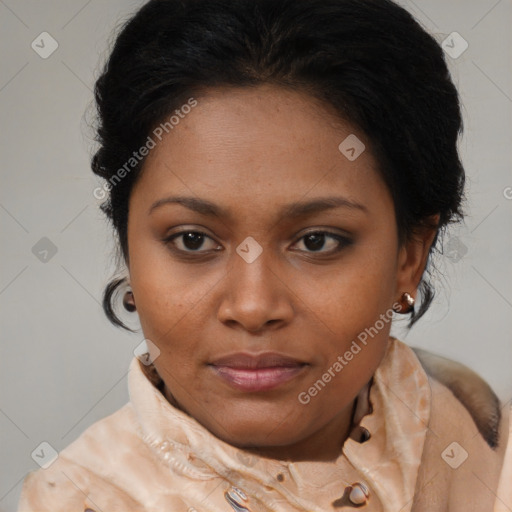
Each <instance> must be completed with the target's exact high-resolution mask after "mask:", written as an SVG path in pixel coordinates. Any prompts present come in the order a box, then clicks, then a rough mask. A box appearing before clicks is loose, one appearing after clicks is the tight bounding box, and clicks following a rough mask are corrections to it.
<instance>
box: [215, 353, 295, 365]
mask: <svg viewBox="0 0 512 512" xmlns="http://www.w3.org/2000/svg"><path fill="white" fill-rule="evenodd" d="M210 364H212V365H214V366H228V367H230V368H244V369H254V368H275V367H293V366H299V365H302V364H304V363H303V362H302V361H299V360H297V359H294V358H292V357H288V356H285V355H283V354H279V353H277V352H265V353H263V354H249V353H247V352H239V353H237V354H230V355H227V356H224V357H221V358H219V359H216V360H215V361H213V362H212V363H210Z"/></svg>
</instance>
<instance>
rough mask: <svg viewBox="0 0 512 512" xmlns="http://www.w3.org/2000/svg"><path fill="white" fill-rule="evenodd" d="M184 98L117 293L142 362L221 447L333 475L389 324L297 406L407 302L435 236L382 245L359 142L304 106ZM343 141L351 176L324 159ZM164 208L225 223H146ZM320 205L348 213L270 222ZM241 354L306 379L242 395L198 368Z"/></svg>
mask: <svg viewBox="0 0 512 512" xmlns="http://www.w3.org/2000/svg"><path fill="white" fill-rule="evenodd" d="M196 99H197V101H198V105H197V106H196V107H195V108H193V109H192V111H191V112H190V113H189V114H187V115H186V116H185V117H184V119H182V120H180V122H179V124H178V125H177V126H175V127H174V129H173V130H172V131H170V132H169V133H168V134H165V135H164V137H163V139H162V141H161V142H159V143H158V144H157V146H156V147H155V148H154V149H153V150H152V151H151V153H150V154H149V156H148V158H147V160H146V162H145V167H144V170H143V173H142V174H141V177H140V178H139V180H138V182H137V184H136V185H135V187H134V189H133V191H132V195H131V197H130V204H129V218H128V247H129V265H128V266H129V276H130V284H131V287H132V290H133V295H134V300H135V303H136V307H137V311H138V314H139V317H140V321H141V325H142V329H143V332H144V335H145V337H146V338H147V339H149V340H151V341H152V342H153V343H154V344H155V345H156V346H157V347H158V348H159V350H160V355H159V356H158V357H157V358H156V359H155V361H154V362H155V366H156V368H157V371H158V373H159V374H160V376H161V377H162V379H163V380H164V382H165V387H166V396H167V398H168V400H169V401H170V402H171V403H173V404H174V405H176V406H178V407H179V408H181V409H182V410H184V411H186V412H187V413H188V414H190V415H191V416H192V417H194V418H195V419H196V420H197V421H198V422H199V423H201V424H202V425H203V426H204V427H206V428H207V429H209V430H210V431H211V432H212V433H213V434H215V435H216V436H217V437H219V438H221V439H222V440H224V441H226V442H228V443H231V444H233V445H235V446H239V447H245V448H251V449H255V450H257V451H258V453H259V454H262V455H265V456H269V457H273V458H276V459H281V460H286V459H287V460H333V459H335V458H336V457H337V456H338V455H339V453H340V449H341V447H342V444H343V442H344V440H345V439H346V437H347V435H348V432H349V428H350V420H351V415H352V411H353V406H354V400H355V397H356V396H357V394H358V392H359V391H360V390H361V389H362V388H363V386H364V385H365V384H366V383H367V382H368V381H369V380H370V379H371V377H372V375H373V373H374V372H375V370H376V368H377V367H378V365H379V364H380V362H381V360H382V357H383V355H384V351H385V348H386V343H387V340H388V336H389V330H390V323H386V324H385V327H384V328H383V329H382V330H381V331H379V333H378V335H377V336H375V337H374V338H373V339H371V340H370V341H369V342H368V344H367V346H365V347H363V349H362V350H361V351H360V352H359V353H358V354H357V355H355V356H354V358H353V359H352V361H350V362H349V364H347V365H346V366H345V367H344V368H343V370H342V371H341V372H339V373H337V374H336V377H335V378H333V379H332V380H331V382H329V383H328V384H327V385H326V386H325V388H324V389H322V390H321V391H320V392H319V393H318V394H317V395H316V396H315V397H313V398H312V399H311V401H310V402H309V403H308V404H307V405H305V404H302V403H300V401H299V400H298V395H299V393H301V392H303V391H307V390H308V388H310V387H311V386H312V385H313V383H315V382H316V381H317V380H318V379H321V377H322V374H323V373H324V372H325V371H326V370H327V369H328V368H329V367H331V366H332V365H333V363H334V362H335V361H336V360H337V357H338V356H343V354H344V353H345V352H346V351H347V350H348V349H349V347H350V345H351V343H352V341H353V340H354V339H356V338H357V336H358V334H359V333H361V332H362V331H364V329H365V328H367V327H370V326H373V325H374V324H375V322H376V321H377V320H378V319H379V317H380V315H381V314H384V313H386V312H387V311H389V310H390V308H391V307H392V304H393V303H394V302H396V301H398V300H399V299H400V297H401V295H402V294H403V292H404V291H408V292H409V293H411V294H412V295H413V296H415V292H416V288H417V285H418V283H419V280H420V278H421V274H422V273H423V269H424V266H425V262H426V258H427V256H428V249H429V246H430V244H431V242H432V239H433V236H434V234H435V233H434V232H433V231H432V230H429V231H427V230H424V231H423V232H421V233H418V235H417V237H415V239H414V240H411V241H410V242H408V243H407V244H405V245H404V246H402V247H399V246H398V234H397V231H396V221H395V212H394V206H393V201H392V198H391V196H390V193H389V191H388V189H387V187H386V185H385V183H384V182H383V180H382V178H381V177H380V175H379V173H378V172H377V168H376V162H375V161H374V159H373V157H372V155H371V151H370V143H369V141H368V140H366V138H365V136H364V134H362V133H360V132H359V131H357V130H356V129H355V128H353V127H351V126H350V125H349V124H348V123H345V122H342V121H340V120H339V119H338V120H337V118H335V117H334V115H333V113H332V112H330V111H329V109H328V107H326V106H323V105H321V104H319V103H318V102H317V101H316V100H315V99H313V98H311V97H310V96H308V95H306V94H305V93H304V94H303V93H299V92H296V91H290V90H286V89H283V88H278V87H276V86H270V85H265V86H259V87H257V88H251V89H227V88H218V89H217V88H216V89H209V90H207V91H205V94H204V95H201V96H196ZM336 120H337V121H338V122H336ZM350 134H356V135H357V137H358V138H359V139H360V140H362V141H363V142H364V143H365V145H366V150H365V151H364V152H363V153H362V154H361V155H360V156H359V157H358V158H357V159H356V160H355V161H352V162H351V161H349V160H348V159H347V158H346V157H345V156H344V155H343V154H342V153H341V152H340V151H339V149H338V146H339V144H340V143H341V142H342V141H343V140H344V139H345V138H346V137H347V136H348V135H350ZM177 195H179V196H187V197H195V198H201V199H206V200H209V201H211V202H213V203H215V204H216V205H217V206H219V207H221V208H222V209H224V210H226V215H224V214H222V215H219V216H212V215H205V214H202V213H198V212H195V211H192V210H190V209H188V208H186V207H185V206H183V205H179V204H161V205H160V206H158V207H156V208H154V209H153V210H152V211H151V212H150V209H151V207H152V205H154V204H155V202H157V201H160V200H162V199H164V198H166V197H169V196H177ZM325 196H337V197H343V198H345V199H347V200H350V201H352V202H357V203H359V204H360V205H362V206H363V207H364V210H363V209H359V208H354V207H346V206H345V207H336V208H331V209H328V210H324V211H321V212H316V213H309V214H303V215H301V216H299V217H294V218H292V217H290V216H284V217H283V216H280V215H279V211H280V210H281V208H282V207H284V206H285V205H288V204H289V203H292V202H296V201H301V202H303V201H311V200H313V199H315V198H319V197H325ZM180 231H186V232H189V231H192V232H197V231H199V232H204V233H206V235H207V236H206V237H204V239H203V241H202V245H201V238H197V239H196V240H195V241H194V240H193V241H192V242H190V241H187V238H186V237H183V236H181V237H176V238H174V240H173V241H169V240H168V237H169V236H171V235H173V234H176V233H178V232H180ZM312 231H313V232H314V231H329V232H331V233H334V234H335V235H336V234H338V235H341V236H343V237H346V238H348V239H349V240H351V243H348V244H347V243H343V242H342V243H341V245H340V244H339V243H338V242H337V241H336V239H334V238H331V237H329V236H325V238H324V239H323V245H322V238H320V241H318V239H317V240H316V245H315V240H311V238H307V237H305V235H307V234H308V233H310V232H312ZM189 236H190V235H189ZM249 236H251V237H253V238H254V239H255V240H256V241H257V242H258V244H259V245H260V246H261V248H262V250H263V252H262V253H261V254H260V255H259V257H258V258H257V259H256V260H255V261H253V262H252V263H247V262H246V261H245V260H244V259H243V258H242V257H240V255H239V254H238V253H237V252H236V248H237V247H238V246H239V245H240V244H241V243H242V242H243V241H244V240H245V239H246V237H249ZM166 239H167V241H166ZM337 247H340V250H339V251H337V252H336V248H337ZM180 249H181V253H180V252H179V251H180ZM216 249H217V250H216ZM241 351H247V352H256V353H261V352H265V351H277V352H280V353H282V354H285V355H287V356H289V357H293V358H295V359H298V360H300V361H303V362H306V363H308V366H306V367H305V368H304V370H303V371H302V372H301V373H300V374H299V375H297V376H296V377H295V378H294V379H292V380H291V381H289V382H287V383H285V384H283V385H281V386H280V387H278V388H277V389H273V390H270V391H261V392H243V391H239V390H236V389H233V388H232V387H231V386H230V385H228V384H227V383H226V382H225V381H224V380H222V379H221V378H220V377H218V376H217V375H216V374H215V373H214V372H213V371H212V368H211V367H210V366H208V363H209V362H211V361H212V360H214V359H216V358H219V357H221V356H224V355H226V354H228V353H233V352H241Z"/></svg>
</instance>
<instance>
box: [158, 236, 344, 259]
mask: <svg viewBox="0 0 512 512" xmlns="http://www.w3.org/2000/svg"><path fill="white" fill-rule="evenodd" d="M190 233H193V234H195V235H201V236H203V237H205V238H209V239H210V240H213V238H212V237H211V236H209V235H207V234H206V233H204V232H203V231H195V230H190V229H189V230H184V231H180V232H178V233H174V234H173V235H171V236H169V237H167V238H165V239H164V243H165V244H166V245H168V246H169V248H170V249H171V250H172V251H173V252H176V253H179V254H180V255H185V256H187V257H188V256H189V255H192V257H194V256H193V255H205V254H207V253H208V252H209V251H200V250H197V251H194V250H183V249H178V248H176V247H175V246H174V244H173V242H174V240H175V239H177V238H179V237H181V236H183V235H186V234H190ZM311 235H325V237H326V238H332V239H334V240H335V241H336V242H338V247H336V248H335V249H334V250H331V251H304V252H306V254H324V255H325V254H327V255H329V254H331V255H332V254H336V253H338V252H340V251H341V250H343V249H344V248H346V247H348V246H350V245H351V244H352V243H353V241H352V240H351V239H350V238H348V237H346V236H343V235H340V234H338V233H333V232H331V231H322V230H316V231H310V232H309V233H306V234H304V235H302V236H301V237H300V238H299V239H298V240H297V242H299V241H300V240H302V239H304V238H307V237H308V236H311ZM297 242H295V243H297ZM216 250H218V249H214V251H216ZM299 252H302V251H299Z"/></svg>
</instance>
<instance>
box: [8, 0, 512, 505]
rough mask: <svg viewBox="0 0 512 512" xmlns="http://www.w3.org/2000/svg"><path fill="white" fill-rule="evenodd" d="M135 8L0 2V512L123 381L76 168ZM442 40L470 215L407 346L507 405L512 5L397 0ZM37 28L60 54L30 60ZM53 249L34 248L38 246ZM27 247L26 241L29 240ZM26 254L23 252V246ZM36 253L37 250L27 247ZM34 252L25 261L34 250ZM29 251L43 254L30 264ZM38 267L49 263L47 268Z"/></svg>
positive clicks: (105, 259)
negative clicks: (441, 361)
mask: <svg viewBox="0 0 512 512" xmlns="http://www.w3.org/2000/svg"><path fill="white" fill-rule="evenodd" d="M142 3H143V2H140V1H127V0H123V1H121V0H109V1H108V2H100V1H99V0H89V1H84V0H68V1H66V2H64V1H62V2H57V1H55V0H53V1H44V2H41V1H37V0H25V1H15V0H0V16H1V18H0V20H1V21H0V33H1V34H2V36H1V37H2V41H1V43H2V44H1V45H0V52H1V62H2V74H1V78H0V111H1V119H2V137H1V155H2V158H1V163H2V167H1V180H2V186H1V190H0V222H1V245H0V247H1V262H2V264H1V270H0V322H1V328H2V330H1V333H2V341H1V358H0V365H1V369H0V393H1V394H0V432H1V446H0V510H1V511H4V512H5V511H14V510H15V509H16V503H17V500H18V497H19V492H20V490H21V482H22V479H23V477H24V476H25V474H26V472H27V471H29V470H33V469H36V468H37V467H38V466H37V464H36V463H35V462H34V461H33V460H32V458H31V452H32V451H33V450H34V449H35V448H36V446H38V445H39V443H40V442H42V441H47V442H49V443H50V444H51V445H52V446H53V447H55V449H56V450H61V449H62V448H64V447H65V446H66V445H68V444H69V443H70V442H71V441H73V440H74V439H75V438H76V437H77V436H78V435H79V434H80V433H81V432H82V431H83V430H84V429H85V428H86V427H88V426H89V425H90V424H92V423H93V422H95V421H97V420H98V419H100V418H102V417H104V416H106V415H108V414H110V413H112V412H113V411H115V410H116V409H118V408H119V407H120V406H121V405H122V404H124V403H125V402H126V401H127V400H128V394H127V389H126V375H127V371H128V364H129V361H130V359H131V357H132V355H133V354H132V351H133V349H134V348H135V347H136V346H137V345H138V344H139V343H140V342H141V340H142V339H143V336H142V335H141V334H136V335H131V334H129V333H125V332H123V331H120V330H117V329H115V328H114V327H112V326H111V325H110V324H109V323H108V322H107V320H106V319H105V318H104V317H103V314H102V310H101V307H100V304H99V302H100V297H101V293H102V289H103V286H104V284H105V283H106V280H107V278H108V277H110V275H111V273H112V272H113V271H114V270H115V265H114V258H113V255H114V253H113V246H112V242H111V234H110V232H109V230H108V228H107V226H106V224H105V222H104V221H103V218H102V216H101V214H100V212H99V210H98V208H97V206H98V201H97V200H96V199H95V198H94V197H93V193H92V191H93V189H94V188H95V187H97V186H98V184H99V182H98V181H96V179H95V178H94V176H93V174H92V172H91V171H90V170H89V157H90V155H91V154H92V151H93V147H94V146H93V144H92V141H91V130H90V128H89V120H90V117H91V116H90V114H87V115H85V116H84V112H87V111H88V110H87V109H89V112H90V103H91V100H92V92H91V89H92V86H93V83H94V80H95V78H96V77H97V76H98V73H99V69H100V65H99V64H100V63H101V62H103V60H104V58H105V57H106V55H107V50H108V44H109V41H111V40H112V38H113V35H112V34H113V32H112V31H113V30H114V29H115V27H116V25H117V24H118V23H119V22H120V21H122V20H124V19H126V18H127V16H128V15H129V14H130V13H131V12H133V11H134V10H135V9H136V8H137V7H138V6H139V5H141V4H142ZM401 3H402V4H403V5H404V6H405V7H406V8H408V9H409V10H410V11H411V12H412V13H413V14H414V15H415V16H416V17H417V18H418V19H419V20H420V21H421V22H422V24H423V25H424V26H425V28H427V29H428V30H429V31H430V32H432V33H433V34H435V37H436V38H437V39H438V40H439V42H441V41H443V40H444V39H445V38H446V37H447V36H448V35H449V34H450V33H452V32H453V31H456V32H458V33H460V34H461V35H462V36H463V38H464V39H465V40H466V41H467V42H468V44H469V47H468V49H467V50H466V51H465V52H464V53H463V54H462V55H461V56H460V57H458V58H451V57H448V61H449V64H450V68H451V71H452V75H453V78H454V81H455V83H456V84H457V86H458V88H459V90H460V92H461V97H462V102H463V104H464V118H465V135H464V138H463V140H462V141H461V146H460V148H461V152H462V157H463V161H464V164H465V167H466V170H467V173H468V197H469V201H468V204H467V212H468V217H467V220H466V223H465V225H463V226H460V227H458V228H457V229H455V230H453V231H452V232H451V234H450V237H448V239H447V245H448V247H447V249H448V250H447V255H446V256H445V257H444V258H443V259H442V260H441V261H440V263H439V269H440V271H441V274H439V276H438V277H437V278H436V279H435V283H436V285H437V289H438V296H437V299H436V303H435V305H434V306H433V307H432V309H431V311H430V312H429V313H428V315H427V317H426V318H424V319H423V320H422V321H421V322H420V323H419V324H417V325H416V326H415V327H414V328H413V330H412V331H411V332H410V333H409V334H407V333H406V331H405V330H404V329H403V326H400V325H397V326H396V328H394V333H395V334H396V335H397V336H398V337H400V338H401V339H402V340H404V341H406V342H407V343H409V344H411V345H417V346H422V347H425V348H427V349H429V350H432V351H436V352H439V353H441V354H444V355H446V356H448V357H451V358H453V359H457V360H459V361H461V362H463V363H465V364H467V365H468V366H470V367H471V368H473V369H475V370H476V371H478V372H479V373H480V374H481V375H482V376H483V377H484V378H485V379H486V380H487V381H488V382H489V383H490V384H491V385H492V386H493V388H494V389H495V390H496V392H497V393H498V395H499V396H500V398H501V399H502V400H503V401H504V402H507V401H510V400H511V399H512V343H511V337H512V335H511V332H512V329H511V327H512V326H511V324H512V314H511V313H512V265H510V254H511V252H512V237H511V233H512V231H511V212H512V188H510V187H512V175H511V172H510V169H511V160H512V159H511V115H510V114H511V107H512V99H511V98H512V87H511V84H512V79H511V63H512V55H511V48H512V40H511V39H512V36H511V30H510V27H511V14H512V2H511V0H500V1H496V0H477V1H471V2H468V1H467V0H456V1H453V0H450V1H449V2H447V1H446V0H416V1H415V2H412V1H403V2H401ZM43 31H47V32H49V33H50V34H51V35H52V36H53V37H54V38H55V39H56V40H57V42H58V45H59V46H58V49H57V50H56V51H55V53H53V54H52V55H51V56H50V57H49V58H47V59H42V58H41V57H40V56H39V55H38V54H37V53H36V52H35V51H34V50H33V49H32V48H31V43H32V41H33V40H35V39H36V38H37V36H39V34H40V33H41V32H43ZM44 237H46V238H47V239H49V240H50V241H51V244H53V245H52V246H51V247H53V246H55V248H56V249H57V252H56V254H54V255H53V254H52V252H51V250H50V252H48V254H46V255H45V253H44V252H41V251H43V250H44V249H45V248H46V249H49V248H50V245H49V242H48V241H47V240H43V241H40V240H41V239H42V238H44ZM36 244H38V245H36ZM34 246H36V249H34V250H33V247H34ZM38 251H39V252H38ZM34 252H35V253H36V254H34ZM41 258H42V259H43V260H41ZM45 258H46V261H44V259H45Z"/></svg>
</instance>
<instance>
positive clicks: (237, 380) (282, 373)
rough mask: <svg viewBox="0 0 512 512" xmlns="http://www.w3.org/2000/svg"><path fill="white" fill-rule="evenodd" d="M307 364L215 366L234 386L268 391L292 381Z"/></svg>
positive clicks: (241, 388)
mask: <svg viewBox="0 0 512 512" xmlns="http://www.w3.org/2000/svg"><path fill="white" fill-rule="evenodd" d="M305 367H306V365H301V366H290V367H288V366H280V367H273V368H255V369H250V370H249V369H246V368H231V367H229V366H214V365H212V368H213V369H214V371H215V372H216V373H217V375H219V376H220V377H222V378H223V379H224V380H225V381H226V382H227V383H228V384H230V385H231V386H232V387H234V388H236V389H239V390H241V391H268V390H271V389H275V388H277V387H278V386H280V385H282V384H284V383H285V382H288V381H290V380H291V379H293V378H294V377H296V376H297V375H298V374H299V373H301V372H302V371H303V370H304V368H305Z"/></svg>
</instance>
